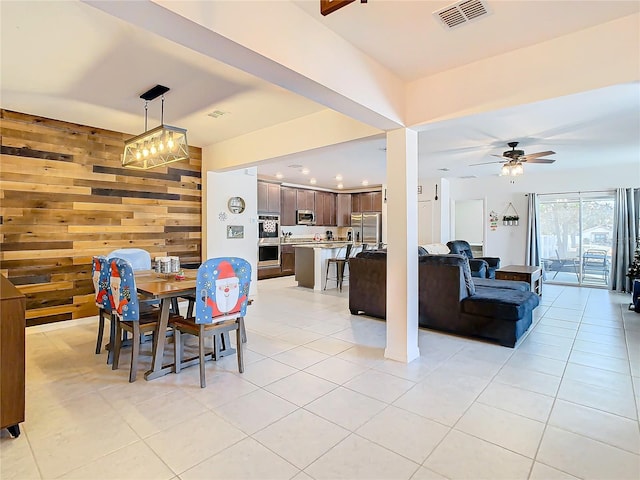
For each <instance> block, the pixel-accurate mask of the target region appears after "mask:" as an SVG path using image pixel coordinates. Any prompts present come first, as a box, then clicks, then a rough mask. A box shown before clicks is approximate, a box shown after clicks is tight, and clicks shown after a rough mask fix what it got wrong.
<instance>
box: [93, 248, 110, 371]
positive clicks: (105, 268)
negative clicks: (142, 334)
mask: <svg viewBox="0 0 640 480" xmlns="http://www.w3.org/2000/svg"><path fill="white" fill-rule="evenodd" d="M91 279H92V280H93V289H94V291H95V294H96V295H95V301H96V306H97V307H98V339H97V341H96V355H97V354H99V353H100V350H101V349H102V339H103V337H104V319H105V318H107V319H109V321H112V320H113V318H112V316H111V302H109V296H108V292H109V264H108V262H107V257H105V256H102V255H96V256H95V257H93V260H92V262H91ZM111 359H112V350H109V355H108V358H107V363H110V361H111Z"/></svg>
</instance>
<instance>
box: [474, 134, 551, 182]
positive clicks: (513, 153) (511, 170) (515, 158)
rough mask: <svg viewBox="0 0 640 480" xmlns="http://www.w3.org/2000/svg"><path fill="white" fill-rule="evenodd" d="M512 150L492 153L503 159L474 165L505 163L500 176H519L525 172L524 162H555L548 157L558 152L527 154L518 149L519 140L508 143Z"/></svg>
mask: <svg viewBox="0 0 640 480" xmlns="http://www.w3.org/2000/svg"><path fill="white" fill-rule="evenodd" d="M507 145H509V147H511V150H507V151H506V152H502V155H495V154H491V156H492V157H498V158H502V160H495V161H493V162H482V163H474V164H472V165H488V164H490V163H503V164H504V165H502V168H501V169H500V176H505V177H518V176H520V175H522V174H523V173H524V163H525V162H527V163H547V164H548V163H553V162H555V160H553V159H551V158H540V157H546V156H547V155H554V154H555V153H556V152H554V151H551V150H547V151H546V152H538V153H531V154H529V155H525V153H524V150H516V147H517V146H518V142H509V143H507Z"/></svg>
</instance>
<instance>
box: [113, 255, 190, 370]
mask: <svg viewBox="0 0 640 480" xmlns="http://www.w3.org/2000/svg"><path fill="white" fill-rule="evenodd" d="M109 300H110V302H111V311H112V315H113V318H114V319H115V324H116V325H115V326H116V328H115V335H114V337H113V339H114V340H113V343H114V347H113V364H112V369H113V370H117V369H118V366H119V363H120V350H121V348H122V333H123V331H126V332H129V333H131V335H132V337H133V338H132V339H131V369H130V371H129V382H135V381H136V375H137V372H138V356H139V354H140V339H141V336H142V335H143V334H147V333H151V334H153V333H155V330H156V328H157V324H158V320H159V318H160V309H157V308H155V309H152V310H146V311H144V312H141V311H140V302H139V301H138V293H137V289H136V279H135V276H134V273H133V267H132V266H131V263H130V262H129V261H128V260H124V259H122V258H110V259H109ZM176 318H177V316H176V315H172V316H171V317H170V318H169V322H172V321H173V320H175V319H176Z"/></svg>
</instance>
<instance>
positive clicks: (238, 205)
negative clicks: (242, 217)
mask: <svg viewBox="0 0 640 480" xmlns="http://www.w3.org/2000/svg"><path fill="white" fill-rule="evenodd" d="M227 207H228V208H229V211H230V212H231V213H242V212H244V208H245V204H244V199H243V198H242V197H231V198H230V199H229V201H228V202H227Z"/></svg>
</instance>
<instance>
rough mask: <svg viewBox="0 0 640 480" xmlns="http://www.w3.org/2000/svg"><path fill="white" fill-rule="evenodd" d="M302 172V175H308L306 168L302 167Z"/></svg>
mask: <svg viewBox="0 0 640 480" xmlns="http://www.w3.org/2000/svg"><path fill="white" fill-rule="evenodd" d="M300 171H301V172H302V174H303V175H309V169H308V168H306V167H305V168H303V169H302V170H300Z"/></svg>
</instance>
